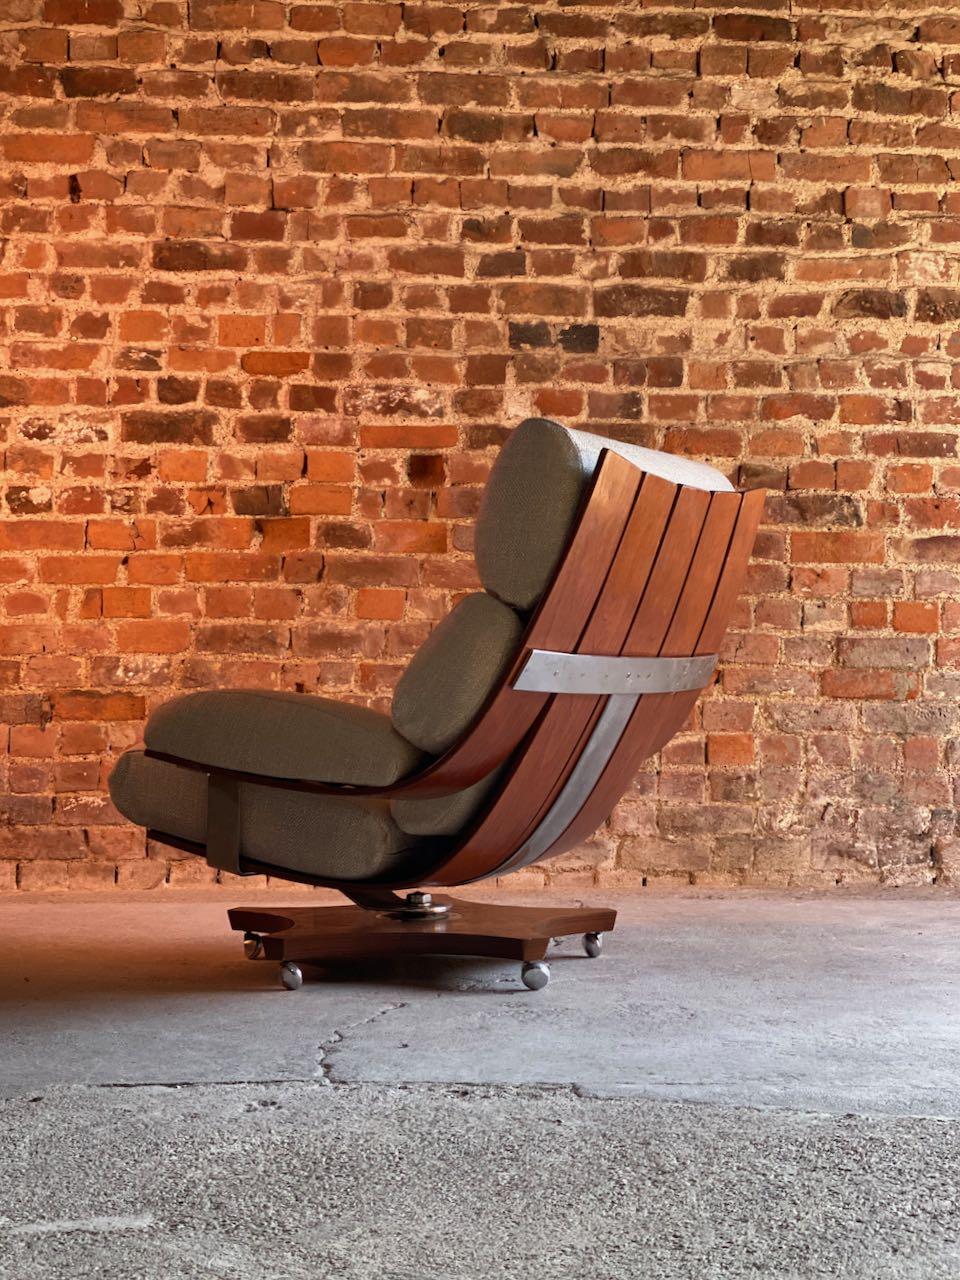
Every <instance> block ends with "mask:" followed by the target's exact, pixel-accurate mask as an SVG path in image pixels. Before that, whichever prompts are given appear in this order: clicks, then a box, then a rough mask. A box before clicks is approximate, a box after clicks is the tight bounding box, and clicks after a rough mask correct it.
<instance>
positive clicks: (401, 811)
mask: <svg viewBox="0 0 960 1280" xmlns="http://www.w3.org/2000/svg"><path fill="white" fill-rule="evenodd" d="M502 773H503V770H502V769H494V771H493V773H490V774H488V775H487V777H485V778H481V779H480V781H479V782H475V783H474V784H473V786H472V787H467V789H466V790H465V791H454V792H453V794H452V795H449V796H431V797H429V798H428V799H426V800H418V799H416V798H415V797H410V798H409V799H406V800H393V801H391V804H390V812H391V813H392V814H393V820H394V822H396V824H397V826H398V827H400V829H401V830H403V831H406V832H409V834H410V835H415V836H455V835H456V834H457V833H458V832H459V831H463V830H464V828H465V827H466V825H467V823H468V822H469V821H470V819H471V818H473V817H474V816H475V815H476V814H477V813H479V811H480V809H481V807H482V806H483V804H484V803H485V802H486V800H487V799H488V797H489V796H490V795H491V794H492V792H493V789H494V787H495V786H496V784H497V781H498V779H499V778H500V775H501V774H502Z"/></svg>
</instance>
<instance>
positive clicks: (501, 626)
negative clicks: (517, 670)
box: [391, 591, 523, 755]
mask: <svg viewBox="0 0 960 1280" xmlns="http://www.w3.org/2000/svg"><path fill="white" fill-rule="evenodd" d="M522 635H523V624H522V623H521V621H520V619H519V618H518V617H517V615H516V614H515V613H514V611H513V610H512V609H510V608H508V607H507V606H506V605H505V604H502V603H501V602H500V601H499V600H495V599H494V598H493V596H488V595H486V594H485V593H484V592H482V591H480V592H477V594H476V595H471V596H466V597H465V598H464V599H463V600H461V601H460V603H459V604H458V605H456V606H455V608H453V609H452V610H451V611H450V613H448V614H447V616H446V617H445V618H444V619H443V621H442V622H441V623H439V624H438V625H437V626H436V627H434V629H433V631H431V633H430V635H429V636H428V637H427V638H426V640H425V641H424V642H423V644H422V645H421V646H420V648H419V649H418V650H417V652H416V653H415V654H414V656H413V658H412V660H411V662H410V665H409V666H408V667H407V669H406V671H405V672H404V673H403V675H402V676H401V678H400V682H399V683H398V685H397V687H396V690H395V692H394V695H393V707H392V710H391V715H392V718H393V723H394V727H395V728H396V729H397V730H398V731H399V732H400V733H402V734H403V736H404V738H406V739H407V740H408V741H410V742H412V743H414V745H415V746H418V747H421V748H422V749H423V750H424V751H429V752H431V753H433V754H434V755H439V754H440V752H442V751H445V750H446V749H447V747H449V746H451V745H452V744H453V743H454V742H455V741H456V740H457V738H459V737H460V735H461V734H462V733H464V732H465V731H466V730H467V729H468V728H469V727H470V724H471V723H472V721H473V720H474V719H475V718H476V716H477V714H478V713H479V711H480V710H481V708H482V707H483V704H484V702H486V700H487V697H488V696H489V694H490V692H491V691H492V689H493V687H494V686H495V684H496V683H497V681H498V680H499V679H500V677H501V676H502V675H503V673H504V672H505V671H506V669H507V668H508V667H509V666H510V663H511V662H512V660H513V658H514V656H515V654H516V652H517V650H518V648H519V645H520V638H521V636H522Z"/></svg>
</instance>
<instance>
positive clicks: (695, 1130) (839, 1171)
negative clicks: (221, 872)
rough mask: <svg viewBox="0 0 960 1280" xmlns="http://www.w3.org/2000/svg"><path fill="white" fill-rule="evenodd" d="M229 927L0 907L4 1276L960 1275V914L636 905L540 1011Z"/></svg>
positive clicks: (481, 984) (67, 906) (905, 898)
mask: <svg viewBox="0 0 960 1280" xmlns="http://www.w3.org/2000/svg"><path fill="white" fill-rule="evenodd" d="M297 896H298V897H299V895H297ZM484 896H489V895H484ZM608 899H609V895H607V900H608ZM234 900H235V899H233V898H231V899H230V901H231V902H232V901H234ZM301 900H302V899H301ZM514 900H519V899H514ZM530 900H531V901H539V902H542V901H543V897H542V896H540V897H538V898H536V899H530ZM272 901H273V902H274V903H278V902H279V901H280V900H278V899H277V898H276V897H274V898H273V899H272ZM225 905H226V899H220V900H217V901H210V900H206V901H190V900H187V899H185V898H183V897H178V898H177V899H176V900H170V899H166V900H157V899H156V898H155V897H154V898H149V899H147V900H143V899H140V900H135V899H131V900H119V899H111V900H110V901H103V900H101V901H99V902H97V901H91V902H87V903H78V902H77V901H74V900H71V901H69V902H68V901H64V900H63V899H60V900H59V901H32V902H27V901H23V900H15V901H3V900H0V930H2V935H3V938H4V943H5V945H4V946H3V948H2V949H0V1277H2V1278H3V1280H8V1278H9V1280H46V1278H47V1277H51V1278H52V1277H66V1276H68V1275H69V1276H70V1277H87V1276H89V1277H109V1280H126V1278H127V1277H130V1280H134V1278H137V1280H140V1278H141V1277H143V1278H148V1280H153V1277H158V1278H159V1277H163V1278H164V1280H166V1278H167V1277H174V1278H175V1280H186V1278H188V1277H194V1276H196V1277H211V1276H217V1277H236V1278H237V1280H247V1278H256V1280H260V1277H274V1276H275V1277H277V1278H278V1280H280V1278H281V1277H282V1278H283V1280H288V1278H294V1280H296V1278H298V1277H301V1276H303V1277H308V1276H309V1277H311V1280H312V1278H313V1277H316V1276H337V1277H344V1278H345V1280H368V1278H370V1280H372V1278H374V1277H376V1278H377V1280H487V1278H488V1277H489V1278H490V1280H493V1278H496V1280H500V1278H503V1280H527V1278H528V1277H529V1278H530V1280H541V1277H545V1276H547V1275H550V1276H551V1277H558V1278H559V1280H566V1277H570V1278H571V1280H572V1277H574V1276H577V1277H578V1278H579V1277H582V1276H584V1275H586V1276H588V1277H589V1280H598V1278H599V1280H607V1278H609V1280H621V1277H624V1278H626V1277H631V1278H632V1277H651V1278H656V1280H661V1278H663V1280H672V1278H673V1277H677V1278H678V1280H679V1278H681V1277H683V1278H687V1277H690V1278H691V1280H705V1278H711V1277H718V1278H719V1277H723V1280H728V1278H735V1277H741V1276H743V1277H747V1276H750V1277H770V1278H771V1280H773V1278H774V1277H775V1278H776V1280H794V1278H795V1280H800V1278H801V1277H804V1278H805V1277H814V1276H833V1277H851V1278H852V1277H857V1278H858V1280H868V1278H869V1280H888V1278H889V1280H914V1277H915V1278H916V1280H936V1278H938V1277H940V1276H943V1277H951V1280H954V1278H955V1277H956V1276H957V1275H958V1274H960V1066H958V1064H960V1003H958V997H960V946H958V942H960V899H957V898H956V897H953V896H949V895H947V894H944V893H942V892H939V893H938V892H932V891H913V892H904V891H886V892H884V893H878V892H876V891H873V892H868V893H862V894H856V895H853V894H838V895H836V896H813V895H801V894H792V895H787V894H782V895H755V894H745V893H744V894H737V895H728V894H706V893H703V894H688V895H677V896H655V895H642V896H635V897H633V898H626V899H624V900H622V901H621V902H620V904H619V905H620V908H621V921H620V924H619V925H618V928H617V930H616V932H615V933H614V934H612V935H610V936H609V938H608V939H607V948H606V952H605V954H604V956H603V957H602V958H601V959H600V960H597V961H590V960H587V959H586V958H585V957H583V956H582V955H581V954H580V953H579V949H578V947H577V945H576V942H575V940H573V939H571V940H570V941H569V942H568V943H566V944H565V945H564V946H563V947H560V948H558V949H557V951H556V952H555V953H554V956H553V959H552V965H553V980H552V982H551V984H550V986H549V987H548V988H546V990H544V991H541V992H536V993H534V992H528V991H526V990H525V989H524V988H523V987H522V986H521V985H520V984H519V981H518V970H517V966H515V965H513V964H508V963H502V962H499V961H471V960H457V959H449V960H446V959H441V960H417V961H406V962H403V963H396V964H393V965H388V966H383V965H380V966H368V967H366V968H364V969H363V970H362V971H361V972H357V971H353V972H350V971H345V970H341V971H339V972H332V973H327V974H317V975H315V977H314V980H312V981H311V980H310V978H309V977H308V981H307V984H306V985H305V986H304V988H303V989H302V990H301V991H299V992H297V993H295V994H294V993H287V992H284V991H282V990H281V989H280V988H279V987H278V986H277V985H276V982H275V966H273V965H271V964H266V963H265V964H251V963H250V962H249V961H246V960H244V959H243V958H242V956H241V955H240V951H239V940H238V938H237V936H236V935H234V934H232V933H231V932H230V931H229V929H228V928H227V926H226V922H225V914H224V908H225Z"/></svg>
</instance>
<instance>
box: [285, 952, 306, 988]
mask: <svg viewBox="0 0 960 1280" xmlns="http://www.w3.org/2000/svg"><path fill="white" fill-rule="evenodd" d="M280 981H281V982H282V983H283V985H284V986H285V987H286V988H287V990H288V991H299V990H300V988H301V987H302V986H303V970H302V969H301V968H300V966H299V965H298V964H294V963H293V961H292V960H284V962H283V964H282V965H281V966H280Z"/></svg>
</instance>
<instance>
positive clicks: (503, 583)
mask: <svg viewBox="0 0 960 1280" xmlns="http://www.w3.org/2000/svg"><path fill="white" fill-rule="evenodd" d="M602 449H611V450H612V451H613V452H614V453H619V454H621V455H622V456H623V457H624V458H626V459H627V461H628V462H632V463H633V464H634V466H636V467H638V468H639V469H640V470H641V471H645V472H647V473H649V474H650V475H657V476H662V477H663V478H664V479H666V480H671V481H672V482H673V483H674V484H686V485H691V486H693V487H694V488H697V489H709V490H715V489H728V490H729V489H732V488H733V486H732V485H731V483H730V481H729V480H727V478H726V477H725V476H724V475H722V474H721V473H720V472H719V471H716V470H715V469H714V468H713V467H708V466H706V465H705V464H704V463H702V462H692V461H690V459H688V458H678V457H675V456H674V455H673V454H669V453H660V452H658V451H657V450H655V449H644V448H643V447H642V446H640V445H633V444H624V443H623V442H622V441H619V440H609V439H607V438H606V437H605V436H598V435H592V434H590V433H589V432H584V431H570V430H569V429H568V428H567V427H562V426H560V424H559V423H558V422H550V421H549V420H548V419H546V418H528V419H527V420H526V422H522V423H521V424H520V426H519V427H517V429H516V430H515V431H514V432H513V433H512V434H511V435H510V436H508V437H507V441H506V443H505V444H504V446H503V448H502V449H501V450H500V455H499V457H498V458H497V461H496V463H495V464H494V467H493V470H492V471H491V472H490V479H489V480H488V482H487V487H486V490H485V492H484V495H483V502H482V504H481V507H480V515H479V517H478V519H477V529H476V557H477V569H478V570H479V572H480V579H481V581H482V582H483V585H484V586H485V587H486V589H487V590H488V591H490V592H492V593H493V595H495V596H497V597H499V599H501V600H504V601H506V603H507V604H510V605H513V606H514V608H516V609H524V610H528V609H532V608H533V607H534V605H535V604H536V603H537V601H538V600H539V599H540V597H541V596H542V595H543V593H544V591H545V590H546V589H547V587H548V586H549V585H550V579H551V577H552V576H553V573H554V570H555V569H556V567H557V565H558V563H559V561H560V557H561V556H562V555H563V552H564V549H565V547H566V545H567V542H568V541H569V538H570V535H571V534H572V532H573V527H574V523H575V521H576V517H577V513H578V511H579V509H580V504H581V502H582V500H583V498H584V496H585V494H586V492H587V489H588V487H589V484H590V480H591V477H592V476H593V473H594V471H595V470H596V468H597V463H598V461H599V459H600V452H601V450H602Z"/></svg>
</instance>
